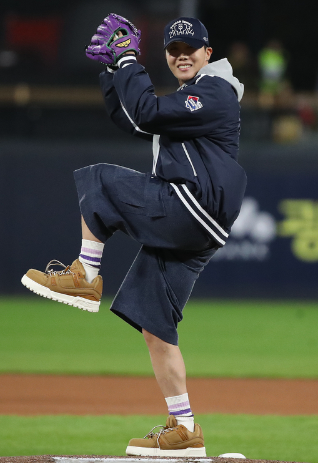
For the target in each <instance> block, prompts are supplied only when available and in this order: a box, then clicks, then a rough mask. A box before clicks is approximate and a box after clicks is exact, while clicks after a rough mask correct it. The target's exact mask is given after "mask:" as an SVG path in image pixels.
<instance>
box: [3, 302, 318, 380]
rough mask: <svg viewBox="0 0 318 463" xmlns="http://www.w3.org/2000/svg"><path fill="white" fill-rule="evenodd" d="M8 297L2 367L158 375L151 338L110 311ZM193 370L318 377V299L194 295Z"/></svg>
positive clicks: (183, 333) (184, 332)
mask: <svg viewBox="0 0 318 463" xmlns="http://www.w3.org/2000/svg"><path fill="white" fill-rule="evenodd" d="M109 304H110V301H104V302H103V304H102V306H101V309H100V312H99V313H97V314H94V313H89V312H84V311H81V310H78V309H76V308H74V307H69V306H67V305H64V304H59V303H56V302H52V301H49V300H47V299H44V298H40V297H32V296H29V297H25V298H18V297H17V298H4V297H2V298H0V352H1V354H0V373H1V372H6V373H8V372H19V373H21V372H25V373H54V374H58V373H66V374H120V375H150V374H152V369H151V364H150V360H149V354H148V351H147V349H146V347H145V344H144V340H143V337H142V336H141V335H140V333H139V332H137V331H136V330H134V329H133V328H131V327H130V326H128V325H127V324H126V323H124V322H123V321H122V320H120V319H119V318H118V317H117V316H115V315H113V314H112V313H111V312H110V311H109V310H108V307H109ZM184 315H185V318H184V320H183V321H182V322H181V323H180V325H179V334H180V347H181V350H182V352H183V355H184V358H185V362H186V365H187V372H188V376H206V377H207V376H210V377H262V378H266V377H267V378H268V377H269V378H270V377H273V378H318V363H317V358H318V336H317V326H318V303H316V302H312V303H310V302H253V301H249V302H244V301H240V302H226V301H217V300H211V301H196V300H193V301H191V302H190V303H189V304H188V305H187V307H186V309H185V313H184Z"/></svg>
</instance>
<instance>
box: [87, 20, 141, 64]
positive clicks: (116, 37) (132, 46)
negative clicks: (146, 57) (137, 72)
mask: <svg viewBox="0 0 318 463" xmlns="http://www.w3.org/2000/svg"><path fill="white" fill-rule="evenodd" d="M140 35H141V32H140V31H139V30H137V28H136V27H135V26H134V25H133V24H132V23H131V22H130V21H128V20H127V19H126V18H124V17H122V16H119V15H116V14H114V13H111V14H109V15H108V16H107V17H106V18H105V19H104V21H103V23H102V24H101V25H100V26H99V27H98V29H97V33H96V34H95V35H94V36H93V37H92V40H91V44H90V45H89V46H88V47H87V48H86V56H87V57H88V58H91V59H93V60H97V61H100V62H101V63H104V64H107V65H116V63H117V61H118V60H119V59H120V57H121V56H123V55H124V54H130V53H131V54H140V49H139V42H140Z"/></svg>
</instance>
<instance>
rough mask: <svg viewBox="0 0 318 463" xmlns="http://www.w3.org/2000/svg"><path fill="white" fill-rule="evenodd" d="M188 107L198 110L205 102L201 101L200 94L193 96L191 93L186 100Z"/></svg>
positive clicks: (191, 109)
mask: <svg viewBox="0 0 318 463" xmlns="http://www.w3.org/2000/svg"><path fill="white" fill-rule="evenodd" d="M185 105H186V108H188V109H190V111H191V112H192V111H196V110H197V109H200V108H202V107H203V104H202V103H201V102H200V101H199V97H198V96H191V95H189V96H188V98H187V99H186V101H185Z"/></svg>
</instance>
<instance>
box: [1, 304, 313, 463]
mask: <svg viewBox="0 0 318 463" xmlns="http://www.w3.org/2000/svg"><path fill="white" fill-rule="evenodd" d="M109 302H110V301H106V300H104V301H103V304H102V307H101V310H100V312H99V313H98V314H91V313H87V312H82V311H79V310H78V309H75V308H72V307H68V306H66V305H63V304H58V303H54V302H52V301H48V300H45V299H42V298H39V297H32V296H27V297H25V298H22V297H16V298H9V297H8V298H6V297H2V298H0V373H10V372H12V373H14V372H16V373H21V372H22V373H23V372H25V373H49V374H59V373H64V374H120V375H128V374H129V375H137V374H138V375H150V374H152V369H151V365H150V360H149V354H148V352H147V349H146V347H145V345H144V341H143V338H142V336H141V335H140V334H139V333H138V332H137V331H135V330H133V329H132V328H130V327H129V326H128V325H126V324H125V323H123V322H122V321H121V320H119V319H118V318H117V317H116V316H114V315H113V314H111V313H110V312H109V311H108V307H109ZM317 326H318V303H316V302H295V301H294V302H286V301H285V302H253V301H248V302H245V301H240V302H233V301H229V302H226V301H218V300H209V301H195V300H193V301H191V302H190V303H189V304H188V306H187V308H186V309H185V320H184V321H183V322H182V323H181V324H180V328H179V333H180V337H181V340H180V346H181V349H182V352H183V354H184V357H185V361H186V364H187V371H188V376H206V377H207V376H210V377H213V376H214V377H260V378H266V377H268V378H270V377H272V378H317V377H318V367H317V365H318V364H317V358H318V337H317ZM0 380H1V376H0ZM196 420H197V421H198V422H199V423H200V424H201V425H202V426H203V428H204V433H205V439H206V446H207V453H208V455H211V456H215V455H218V454H220V453H225V452H240V453H243V454H245V455H246V456H247V457H248V458H253V459H254V458H255V459H273V460H284V461H298V462H310V463H318V444H317V442H318V441H317V432H318V416H288V417H280V416H253V415H210V414H209V415H208V414H207V415H196ZM164 422H165V417H163V416H155V417H149V416H147V417H141V416H129V417H121V416H94V417H92V416H35V417H19V416H0V455H1V456H4V455H12V456H13V455H32V454H33V455H34V454H37V455H41V454H60V455H61V454H97V455H98V454H100V455H101V454H104V455H105V454H109V455H123V454H124V451H125V447H126V445H127V442H128V440H129V438H131V437H139V436H141V437H142V436H143V435H145V434H146V432H147V431H149V430H150V429H151V428H152V427H153V426H154V425H156V424H162V423H164Z"/></svg>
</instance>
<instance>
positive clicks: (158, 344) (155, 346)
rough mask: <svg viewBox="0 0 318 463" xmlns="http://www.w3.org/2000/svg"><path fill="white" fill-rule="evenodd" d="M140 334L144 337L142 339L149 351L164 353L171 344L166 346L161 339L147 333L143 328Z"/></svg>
mask: <svg viewBox="0 0 318 463" xmlns="http://www.w3.org/2000/svg"><path fill="white" fill-rule="evenodd" d="M142 334H143V336H144V339H145V341H146V344H147V346H148V349H149V350H150V351H153V350H156V351H159V350H161V351H163V352H164V351H166V350H167V349H169V346H170V345H171V344H168V343H167V342H165V341H163V340H162V339H160V338H158V337H157V336H155V335H154V334H152V333H149V331H147V330H145V329H144V328H143V329H142Z"/></svg>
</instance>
